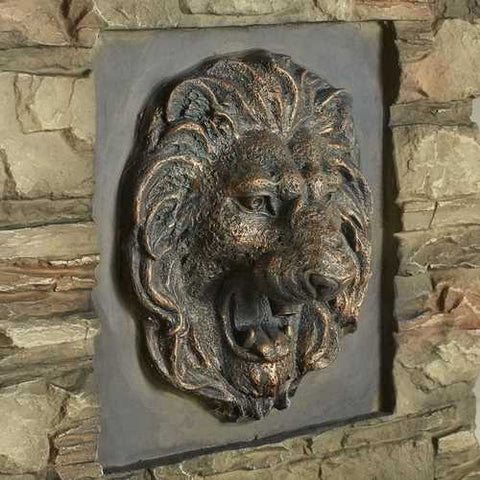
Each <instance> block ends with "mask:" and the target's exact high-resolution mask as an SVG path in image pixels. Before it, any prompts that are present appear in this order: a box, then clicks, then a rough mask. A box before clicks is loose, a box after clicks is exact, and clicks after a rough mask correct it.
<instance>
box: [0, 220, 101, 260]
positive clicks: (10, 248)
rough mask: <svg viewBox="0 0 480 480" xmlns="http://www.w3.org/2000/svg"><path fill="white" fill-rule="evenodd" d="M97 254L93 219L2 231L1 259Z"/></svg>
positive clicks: (0, 234)
mask: <svg viewBox="0 0 480 480" xmlns="http://www.w3.org/2000/svg"><path fill="white" fill-rule="evenodd" d="M96 253H97V245H96V235H95V225H94V224H93V223H92V222H88V223H76V224H59V225H46V226H44V227H34V228H22V229H19V230H1V231H0V259H13V258H43V259H74V258H78V257H79V256H82V255H91V254H96Z"/></svg>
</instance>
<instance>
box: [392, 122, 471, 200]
mask: <svg viewBox="0 0 480 480" xmlns="http://www.w3.org/2000/svg"><path fill="white" fill-rule="evenodd" d="M393 140H394V156H395V167H396V169H397V182H398V187H399V192H398V201H399V202H403V201H412V200H417V201H418V200H423V201H425V200H427V199H428V200H440V199H442V200H443V199H449V198H452V197H458V196H465V195H471V194H478V193H480V135H479V133H478V130H477V128H470V127H438V126H409V127H396V128H394V129H393Z"/></svg>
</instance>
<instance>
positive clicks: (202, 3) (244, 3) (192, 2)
mask: <svg viewBox="0 0 480 480" xmlns="http://www.w3.org/2000/svg"><path fill="white" fill-rule="evenodd" d="M180 8H181V9H182V10H183V11H184V12H185V13H193V14H195V13H200V14H213V15H268V14H271V13H280V12H284V11H298V10H299V9H300V5H299V2H298V1H296V0H294V1H289V0H278V1H273V0H268V1H265V2H257V1H255V0H233V1H232V0H220V1H215V0H183V1H182V2H180Z"/></svg>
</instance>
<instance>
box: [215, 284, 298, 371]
mask: <svg viewBox="0 0 480 480" xmlns="http://www.w3.org/2000/svg"><path fill="white" fill-rule="evenodd" d="M301 310H302V305H300V304H279V303H277V302H274V301H272V300H271V299H269V298H268V297H267V296H266V295H264V294H262V293H260V292H258V291H257V290H255V288H252V286H251V285H248V284H245V283H244V284H239V283H235V285H234V286H232V288H230V289H229V290H228V291H227V292H226V294H225V295H223V299H222V302H221V307H220V316H221V318H222V319H223V324H224V325H223V326H224V329H225V334H226V337H227V341H228V343H229V345H230V347H231V348H232V350H233V351H234V352H235V353H236V354H237V355H238V356H240V357H242V358H244V359H245V360H248V361H252V362H270V363H275V362H277V361H279V360H281V359H282V358H284V357H286V356H287V355H289V354H293V350H294V348H295V338H296V335H297V333H298V323H299V320H300V316H301Z"/></svg>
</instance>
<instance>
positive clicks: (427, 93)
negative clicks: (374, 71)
mask: <svg viewBox="0 0 480 480" xmlns="http://www.w3.org/2000/svg"><path fill="white" fill-rule="evenodd" d="M479 45H480V24H472V23H469V22H466V21H463V20H445V21H444V22H443V23H442V24H441V26H440V28H439V30H438V31H437V33H436V35H435V38H434V42H433V47H432V51H431V53H430V54H429V55H427V56H426V57H425V58H423V59H421V60H419V61H416V62H411V63H405V64H404V65H403V66H402V79H401V88H400V94H399V102H404V103H406V102H412V101H415V100H424V99H425V98H428V99H430V100H431V101H438V102H447V101H449V100H460V99H464V98H468V97H473V96H478V95H480V56H479V55H478V49H479ZM433 72H435V73H434V74H432V73H433Z"/></svg>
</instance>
